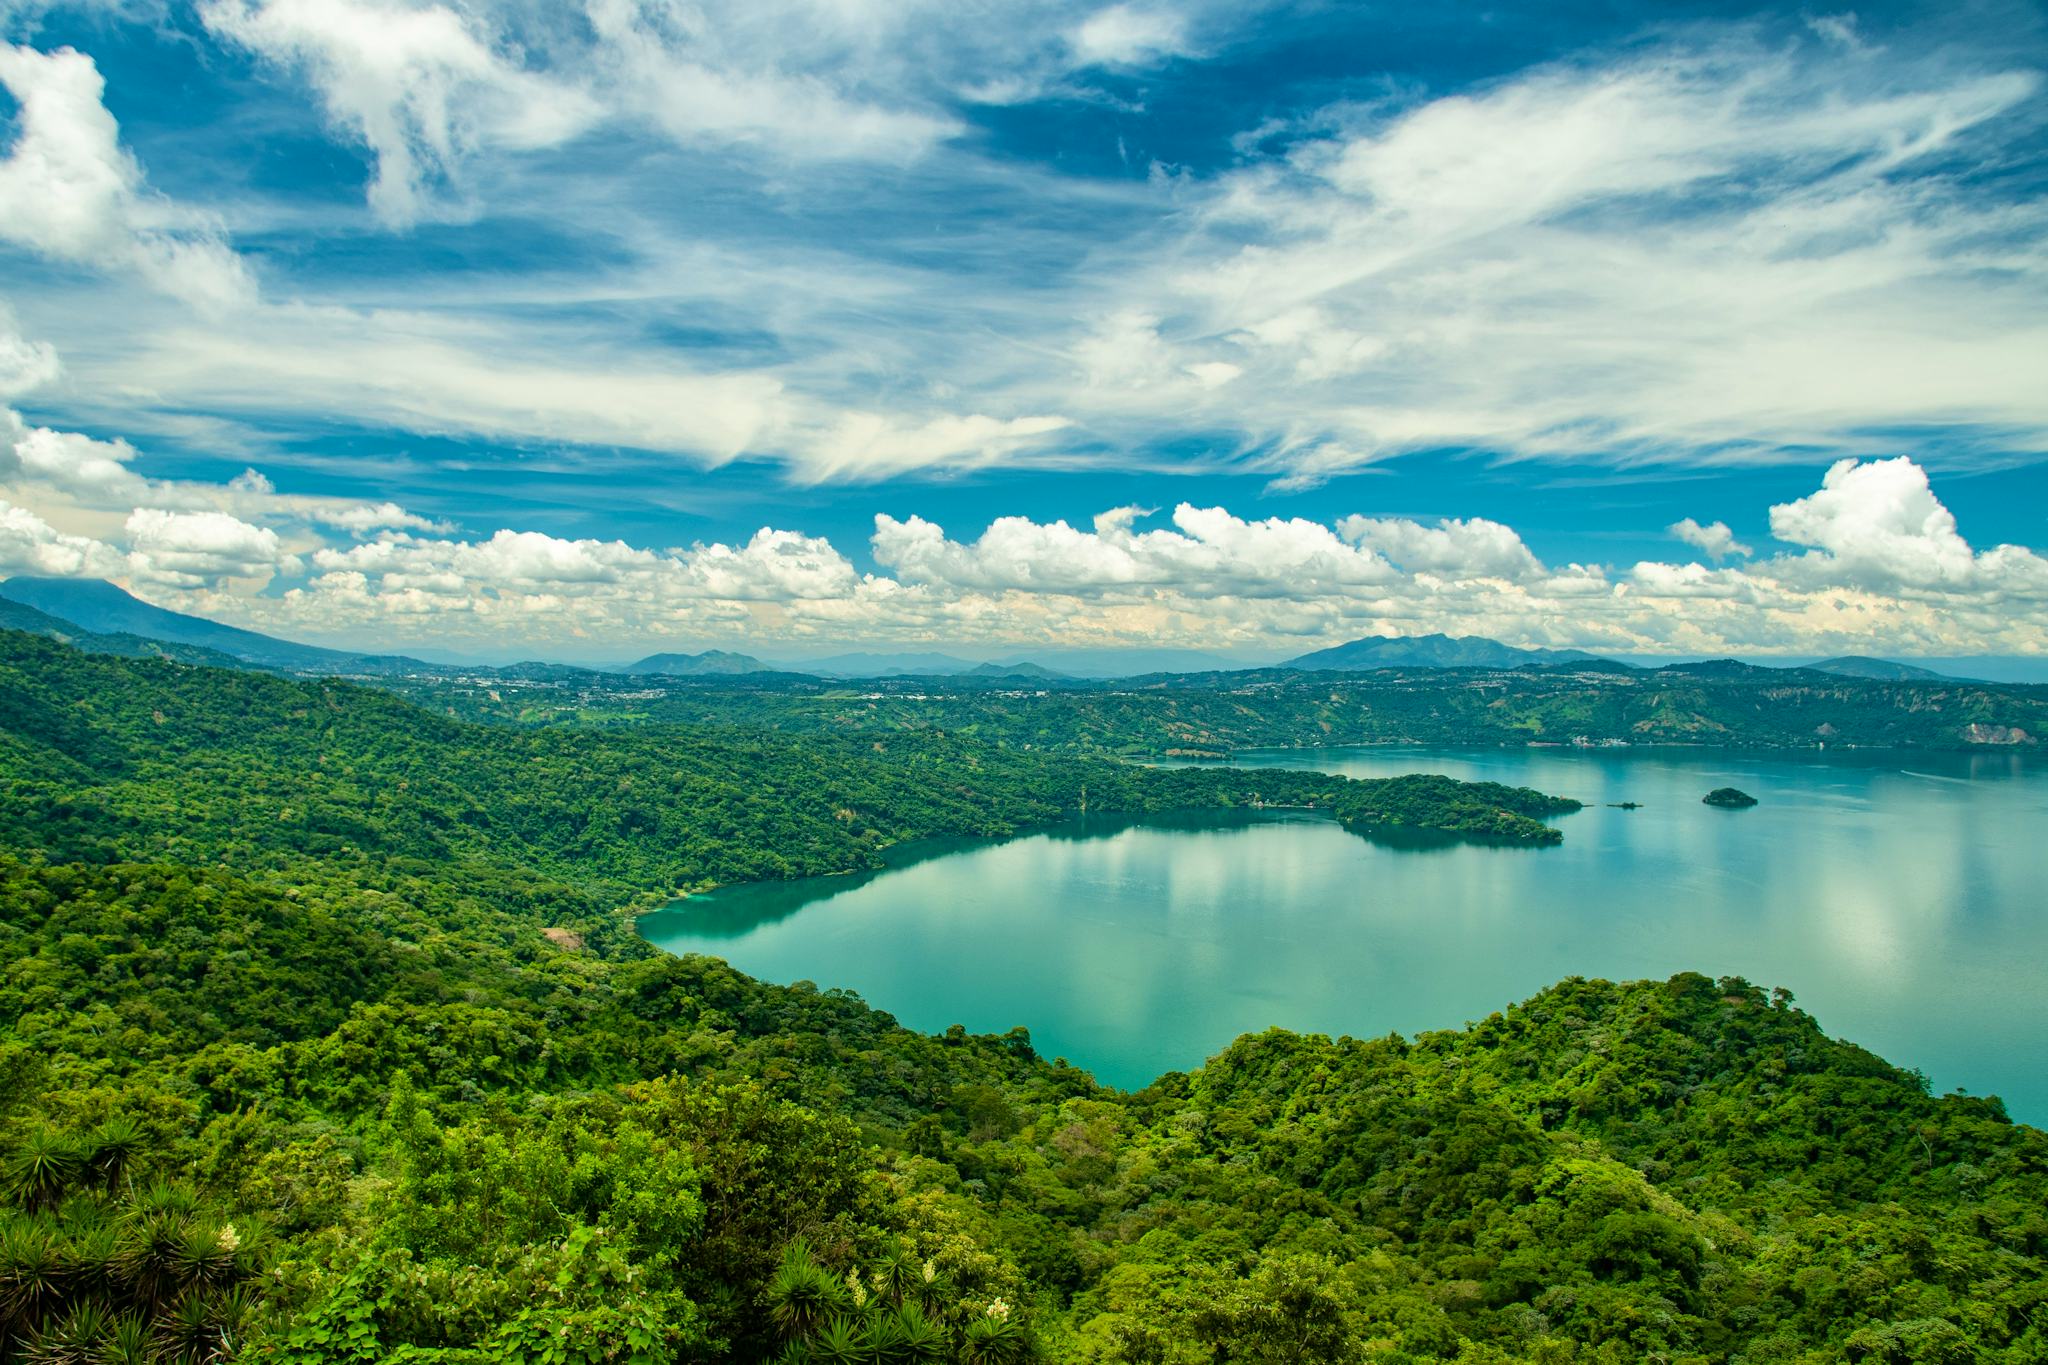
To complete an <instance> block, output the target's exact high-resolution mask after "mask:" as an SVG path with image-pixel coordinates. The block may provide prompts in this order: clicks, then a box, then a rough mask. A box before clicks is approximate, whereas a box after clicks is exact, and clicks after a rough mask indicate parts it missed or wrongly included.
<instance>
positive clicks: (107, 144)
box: [0, 44, 255, 310]
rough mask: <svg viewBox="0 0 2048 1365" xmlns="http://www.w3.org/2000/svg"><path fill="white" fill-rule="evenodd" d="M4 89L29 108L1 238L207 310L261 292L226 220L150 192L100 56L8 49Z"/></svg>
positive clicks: (6, 190)
mask: <svg viewBox="0 0 2048 1365" xmlns="http://www.w3.org/2000/svg"><path fill="white" fill-rule="evenodd" d="M0 85H5V86H6V87H7V91H8V93H9V94H11V95H12V96H13V97H14V99H15V102H16V103H17V104H18V105H19V106H20V108H19V113H18V114H17V132H16V136H15V141H14V145H13V146H12V147H11V148H10V149H9V150H8V153H7V157H6V159H5V160H4V161H0V240H5V241H9V242H12V243H14V244H15V245H17V246H21V247H25V248H27V249H28V250H30V251H34V252H36V253H38V254H40V255H43V256H47V257H49V258H51V259H53V260H59V261H69V262H75V263H78V264H81V265H87V266H91V267H93V268H94V269H98V270H105V271H110V272H133V273H135V274H137V275H139V276H141V277H142V278H143V279H144V280H146V281H147V282H148V283H149V284H150V285H152V286H153V287H155V288H157V289H160V290H162V291H163V292H164V293H166V294H170V295H172V296H174V297H176V298H178V299H181V300H183V301H185V302H186V303H189V304H193V305H195V306H198V307H201V308H207V309H215V310H218V309H222V308H226V307H229V306H231V305H235V304H239V303H244V302H246V301H248V300H250V299H251V298H253V297H254V295H255V285H254V282H253V281H252V279H251V277H250V275H249V273H248V271H247V269H246V268H245V267H244V266H243V264H242V261H241V258H240V257H238V256H236V255H235V254H234V252H233V251H231V250H230V249H229V248H228V246H227V244H226V241H225V239H224V237H223V235H222V233H221V230H220V228H219V226H218V224H216V223H213V222H211V221H209V220H208V219H206V218H205V217H204V216H203V215H200V214H197V213H195V212H193V211H191V210H188V209H183V208H180V207H178V206H177V205H174V204H171V203H170V202H169V201H167V200H165V199H163V198H161V197H160V196H158V195H155V194H152V193H151V192H149V191H148V190H147V189H146V187H145V186H144V183H143V175H142V168H141V167H140V166H139V165H138V164H137V163H136V161H135V159H134V157H132V156H130V155H129V154H128V153H127V151H126V150H124V149H123V148H122V146H121V142H120V126H119V124H117V123H116V122H115V120H114V116H113V115H112V114H110V113H108V112H107V107H106V105H105V104H104V103H102V102H101V97H102V95H103V94H104V92H105V89H106V83H105V81H103V80H102V79H101V77H100V73H99V68H98V67H97V66H96V65H95V64H94V62H93V59H92V58H91V57H89V56H86V55H85V54H84V53H81V52H75V51H73V50H72V49H70V48H68V47H67V48H59V49H58V50H57V51H55V52H38V51H36V50H35V49H34V48H31V47H14V46H8V45H6V44H0Z"/></svg>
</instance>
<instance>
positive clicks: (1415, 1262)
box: [0, 636, 2048, 1365]
mask: <svg viewBox="0 0 2048 1365" xmlns="http://www.w3.org/2000/svg"><path fill="white" fill-rule="evenodd" d="M0 650H4V654H0V661H4V667H0V1029H4V1031H0V1175H4V1190H0V1193H4V1203H5V1209H4V1211H0V1360H7V1361H15V1360H20V1361H51V1362H56V1361H87V1360H94V1361H97V1360H116V1361H119V1360H138V1361H140V1360H150V1361H159V1360H161V1361H169V1360H186V1361H199V1360H211V1359H230V1358H231V1359H242V1360H263V1361H279V1362H305V1363H306V1365H313V1363H314V1362H319V1363H321V1365H324V1363H325V1362H343V1361H363V1362H369V1361H385V1360H395V1361H410V1362H419V1363H422V1365H425V1363H433V1365H455V1363H456V1362H483V1361H536V1362H538V1361H633V1362H656V1361H661V1362H667V1361H678V1360H681V1361H711V1360H739V1361H790V1362H798V1361H811V1362H826V1361H832V1362H840V1361H848V1362H851V1361H876V1362H881V1361H963V1362H996V1361H1023V1360H1029V1359H1046V1360H1072V1361H1083V1362H1101V1363H1102V1365H1111V1363H1112V1362H1126V1363H1128V1365H1138V1363H1139V1362H1159V1363H1161V1365H1165V1363H1166V1362H1173V1363H1175V1365H1179V1363H1181V1362H1187V1363H1188V1365H1193V1363H1194V1362H1219V1361H1232V1362H1283V1361H1286V1362H1296V1361H1299V1362H1307V1361H1317V1362H1321V1361H1356V1362H1368V1361H1372V1362H1385V1363H1386V1365H1408V1363H1409V1362H1434V1361H1462V1362H1467V1365H1595V1363H1597V1365H1622V1363H1623V1362H1636V1361H1665V1362H1673V1363H1674V1365H1675V1363H1677V1362H1697V1363H1704V1362H1725V1363H1726V1365H1736V1362H1741V1363H1742V1365H1763V1363H1764V1362H1784V1363H1785V1365H1793V1363H1795V1362H1796V1363H1798V1365H1822V1363H1823V1362H1825V1363H1827V1365H1833V1363H1834V1362H1847V1361H1855V1362H1876V1363H1877V1365H1908V1363H1909V1362H1911V1363H1912V1365H1921V1363H1923V1362H1943V1363H1947V1362H1954V1363H1955V1365H1963V1363H1964V1362H1969V1363H1971V1365H2018V1363H2019V1362H2037V1361H2040V1360H2042V1359H2044V1358H2048V1134H2043V1133H2042V1132H2040V1131H2038V1130H2035V1129H2032V1128H2028V1127H2024V1126H2020V1125H2014V1124H2012V1123H2010V1122H2008V1121H2007V1120H2006V1117H2005V1115H2004V1113H2003V1111H2002V1109H2001V1107H2000V1106H1999V1105H1998V1103H1997V1102H1996V1101H1995V1100H1988V1099H1975V1098H1966V1097H1961V1096H1947V1097H1935V1096H1931V1095H1929V1094H1928V1093H1927V1092H1926V1087H1925V1085H1924V1083H1922V1082H1921V1081H1920V1079H1919V1078H1918V1077H1916V1076H1913V1075H1910V1074H1906V1073H1902V1072H1900V1071H1898V1070H1896V1069H1894V1068H1892V1067H1890V1066H1888V1065H1887V1064H1885V1063H1884V1062H1883V1061H1881V1060H1880V1059H1878V1058H1876V1057H1874V1056H1871V1055H1870V1054H1868V1053H1866V1052H1864V1051H1862V1050H1860V1049H1858V1048H1856V1047H1854V1046H1852V1045H1850V1044H1848V1043H1844V1042H1839V1041H1835V1040H1831V1039H1829V1038H1827V1037H1826V1036H1825V1035H1824V1034H1822V1033H1821V1032H1820V1031H1819V1029H1818V1028H1817V1026H1816V1025H1815V1023H1814V1021H1813V1020H1811V1019H1810V1018H1809V1017H1807V1016H1806V1015H1805V1014H1803V1013H1802V1012H1801V1011H1799V1010H1798V1009H1797V1008H1795V1007H1794V1006H1793V1004H1792V1002H1791V999H1790V997H1789V996H1787V995H1785V994H1784V993H1783V992H1774V993H1770V994H1766V993H1765V992H1764V991H1762V990H1759V989H1757V988H1755V987H1752V986H1750V985H1748V984H1747V983H1744V982H1740V981H1735V980H1722V981H1712V980H1709V979H1707V978H1704V977H1699V976H1690V975H1687V976H1680V977H1677V978H1674V979H1673V980H1671V981H1669V982H1661V983H1659V982H1639V983H1631V984H1620V985H1617V984H1612V983H1607V982H1599V981H1582V980H1573V981H1567V982H1565V983H1563V984H1561V985H1559V986H1557V987H1555V988H1553V989H1551V990H1549V991H1546V992H1544V993H1543V994H1542V995H1540V996H1538V997H1536V998H1535V999H1533V1000H1531V1001H1529V1002H1527V1003H1525V1004H1523V1005H1521V1006H1518V1007H1515V1008H1512V1009H1509V1010H1507V1011H1505V1012H1504V1013H1502V1014H1499V1015H1495V1016H1493V1017H1491V1018H1489V1019H1486V1020H1483V1021H1480V1022H1479V1023H1476V1024H1474V1025H1471V1026H1469V1027H1468V1028H1466V1029H1465V1030H1462V1031H1456V1032H1445V1033H1436V1034H1426V1035H1423V1036H1422V1037H1419V1038H1416V1039H1413V1040H1409V1039H1404V1038H1401V1037H1398V1036H1392V1037H1388V1038H1385V1039H1377V1040H1366V1041H1360V1040H1351V1039H1339V1040H1332V1039H1329V1038H1323V1037H1316V1036H1299V1035H1292V1034H1286V1033H1281V1032H1277V1031H1276V1032H1270V1033H1267V1034H1263V1035H1258V1036H1254V1037H1247V1038H1245V1039H1242V1040H1240V1041H1239V1042H1238V1043H1237V1044H1235V1045H1234V1046H1233V1047H1231V1048H1230V1049H1228V1050H1227V1051H1225V1052H1224V1053H1223V1054H1221V1055H1220V1056H1219V1057H1217V1058H1215V1059H1213V1060H1212V1061H1211V1062H1210V1063H1209V1064H1208V1065H1207V1066H1205V1067H1203V1068H1202V1069H1201V1070H1199V1071H1197V1072H1194V1073H1191V1074H1185V1075H1183V1074H1173V1075H1169V1076H1166V1077H1162V1078H1161V1079H1160V1080H1159V1081H1158V1082H1157V1083H1155V1084H1154V1085H1153V1086H1151V1087H1149V1088H1148V1089H1146V1090H1144V1091H1141V1092H1138V1093H1135V1094H1123V1093H1119V1092H1114V1091H1108V1090H1104V1089H1102V1088H1100V1087H1098V1086H1097V1085H1095V1084H1094V1082H1093V1081H1092V1080H1091V1079H1090V1078H1089V1077H1088V1076H1087V1075H1086V1074H1085V1073H1083V1072H1081V1071H1079V1070H1077V1069H1075V1068H1074V1067H1072V1066H1069V1065H1067V1064H1065V1063H1064V1062H1061V1061H1058V1060H1052V1061H1048V1060H1046V1059H1044V1058H1041V1057H1039V1056H1038V1055H1037V1054H1036V1052H1035V1051H1034V1049H1033V1047H1032V1045H1031V1040H1030V1037H1029V1034H1028V1033H1027V1032H1026V1031H1025V1030H1024V1029H1022V1028H1018V1029H1014V1030H1012V1031H1011V1032H1009V1033H1007V1034H1001V1035H969V1034H967V1033H966V1032H965V1031H964V1030H961V1029H954V1030H951V1031H949V1032H947V1033H945V1034H942V1035H925V1034H918V1033H913V1032H910V1031H907V1030H905V1029H902V1028H900V1027H898V1026H897V1025H896V1024H895V1023H894V1022H893V1021H892V1020H891V1019H890V1017H889V1016H888V1015H886V1014H883V1013H880V1012H878V1011H876V1010H873V1009H871V1008H869V1007H868V1006H867V1005H865V1004H864V1003H863V1002H861V1001H860V1000H858V999H857V998H855V997H853V996H851V995H848V994H846V993H843V992H838V991H830V990H826V991H821V990H818V989H817V988H815V987H813V986H810V985H808V984H802V983H800V984H798V985H796V986H794V987H788V988H783V987H775V986H769V985H765V984H762V983H758V982H754V981H751V980H749V979H747V978H746V977H743V976H741V975H739V974H738V973H735V972H733V971H731V970H730V969H729V968H727V967H726V966H725V965H724V964H723V963H721V962H718V961H717V960H715V959H706V958H681V959H678V958H668V957H663V956H659V955H657V954H655V953H653V952H652V950H650V949H648V948H647V947H646V945H644V944H643V943H642V942H641V941H640V940H639V939H638V938H637V937H636V936H635V935H634V934H633V933H632V932H631V928H630V924H629V923H628V922H627V921H626V920H625V919H624V918H623V917H622V916H621V915H620V913H619V910H620V907H621V906H622V905H623V904H625V903H626V902H627V901H628V900H630V899H631V896H632V895H633V894H636V888H637V889H638V890H639V891H644V890H646V889H648V888H650V887H656V888H659V887H666V886H669V885H673V884H676V883H677V882H678V881H682V882H689V881H698V880H720V879H730V878H732V877H736V876H745V875H763V874H765V875H782V874H783V873H785V872H794V871H804V870H812V869H819V870H822V869H825V868H827V867H833V866H840V867H850V866H857V865H860V860H861V859H862V858H863V857H864V856H866V855H867V854H868V853H870V852H872V850H873V849H875V848H876V847H879V846H880V845H881V844H883V843H886V842H887V841H889V840H891V839H894V838H902V837H910V836H912V835H915V834H918V833H927V832H941V831H958V832H971V831H972V830H974V829H983V830H987V831H990V832H996V831H1000V830H1001V829H1003V828H1007V827H1010V826H1012V825H1014V824H1015V823H1016V822H1018V821H1021V820H1027V819H1035V818H1039V817H1040V816H1041V814H1042V813H1044V812H1046V811H1050V810H1057V809H1060V808H1065V807H1066V806H1067V805H1072V806H1078V805H1079V803H1080V800H1081V793H1082V790H1083V789H1084V788H1085V789H1086V790H1087V792H1088V797H1087V799H1088V801H1089V803H1090V805H1091V806H1097V805H1098V803H1104V804H1110V803H1109V798H1110V795H1111V794H1112V793H1114V794H1116V795H1118V796H1122V795H1123V794H1124V793H1126V792H1131V793H1139V794H1144V795H1146V797H1147V799H1151V797H1152V796H1153V795H1156V796H1157V799H1158V800H1160V801H1161V802H1162V803H1163V802H1166V801H1168V800H1182V799H1192V796H1191V794H1194V795H1200V794H1204V793H1206V794H1207V795H1209V796H1211V797H1215V798H1216V799H1217V800H1218V801H1221V800H1224V799H1226V797H1227V798H1228V799H1230V800H1249V799H1251V797H1252V796H1253V795H1254V793H1251V792H1249V791H1246V790H1244V789H1242V788H1234V787H1231V786H1229V785H1228V784H1229V783H1231V782H1233V781H1239V780H1243V779H1244V778H1246V777H1251V776H1256V777H1258V778H1260V779H1264V778H1266V777H1269V776H1271V775H1270V774H1230V773H1220V774H1219V773H1216V772H1213V771H1208V770H1200V771H1189V770H1174V771H1171V772H1166V773H1151V772H1148V771H1147V770H1136V769H1126V768H1121V767H1118V766H1117V765H1111V764H1106V763H1105V764H1102V765H1101V766H1100V767H1098V766H1096V765H1094V764H1092V763H1085V762H1078V761H1076V760H1073V759H1062V760H1060V761H1059V762H1057V763H1052V762H1046V763H1043V764H1033V763H1030V762H1027V761H1026V757H1027V756H1024V755H1019V754H1008V755H1005V754H1002V753H1001V752H1000V751H997V750H994V749H991V748H989V747H987V746H978V745H975V744H973V743H971V742H969V741H966V740H962V739H958V738H955V737H953V736H951V735H949V734H944V733H941V732H937V731H932V732H920V733H917V734H905V735H902V736H890V737H888V738H886V739H883V738H878V737H875V736H862V737H860V738H859V739H857V740H856V739H852V738H845V737H841V738H838V739H834V738H830V737H822V736H821V737H806V738H804V739H801V740H793V739H790V738H788V737H777V736H773V735H754V736H746V735H734V734H732V733H729V732H710V733H706V732H699V731H692V730H685V729H679V728H668V727H648V728H646V729H645V730H644V731H643V730H636V731H630V732H627V731H611V730H599V729H587V730H571V731H528V730H518V729H514V728H512V727H506V726H496V727H493V726H477V725H469V724H463V723H460V722H457V721H453V720H450V719H448V718H446V717H437V716H435V715H432V714H428V713H425V712H422V711H421V710H419V709H417V708H414V707H411V706H408V705H406V704H405V703H404V702H402V701H399V700H397V699H395V698H393V697H390V696H387V695H384V694H381V693H376V692H369V691H364V690H359V689H355V688H349V687H345V686H340V685H336V684H331V683H294V682H286V681H283V680H278V679H273V678H268V677H264V676H262V675H256V674H248V673H224V672H216V671H213V670H204V669H191V668H185V667H181V666H179V665H176V664H172V663H166V662H162V661H126V660H118V659H107V658H99V659H87V658H85V657H84V656H80V655H77V654H75V653H72V652H70V651H67V650H64V649H62V648H61V647H58V646H55V645H49V644H46V643H41V642H32V641H27V640H26V639H25V637H20V636H0ZM877 743H880V744H881V746H882V748H881V751H880V752H877V750H876V748H875V745H876V744H877ZM1299 776H1300V777H1302V779H1303V780H1304V781H1305V782H1308V783H1310V784H1311V785H1309V786H1307V787H1304V788H1302V789H1301V790H1300V791H1297V792H1293V793H1288V794H1291V795H1297V796H1298V795H1302V794H1304V793H1308V794H1314V793H1317V792H1320V793H1321V794H1322V796H1323V798H1324V799H1325V800H1326V801H1328V802H1329V803H1330V804H1332V805H1333V806H1334V805H1336V803H1337V801H1338V800H1339V797H1340V794H1341V793H1342V792H1343V791H1344V790H1345V789H1344V788H1341V787H1337V786H1335V785H1333V784H1332V780H1331V779H1327V778H1318V777H1316V776H1315V775H1312V774H1308V775H1299ZM1120 782H1128V783H1130V784H1132V785H1130V786H1128V787H1124V786H1118V785H1116V784H1117V783H1120ZM1104 783H1107V784H1109V785H1107V786H1105V785H1101V784H1104ZM1155 783H1156V784H1159V785H1157V786H1154V785H1153V784H1155ZM1317 783H1320V784H1322V785H1320V786H1316V785H1314V784H1317ZM1218 784H1221V785H1218ZM1357 785H1359V786H1360V787H1361V788H1362V789H1365V790H1368V791H1375V792H1378V791H1382V790H1386V791H1389V792H1390V793H1398V792H1399V789H1381V788H1375V787H1371V786H1370V785H1369V784H1357ZM650 789H654V790H652V791H650ZM1219 792H1221V793H1224V794H1225V795H1223V796H1219V795H1217V794H1218V793H1219ZM1452 794H1453V795H1455V792H1453V793H1452ZM1256 795H1257V796H1258V797H1259V799H1262V800H1268V801H1272V800H1276V799H1278V798H1277V797H1275V796H1274V795H1273V794H1272V792H1270V791H1266V790H1262V791H1260V792H1258V793H1256ZM1409 795H1413V796H1415V798H1416V799H1418V800H1422V799H1424V798H1425V797H1426V796H1427V795H1428V794H1427V793H1425V792H1422V791H1420V789H1418V790H1417V791H1416V792H1411V793H1409ZM1444 795H1445V794H1444V793H1442V792H1439V793H1437V794H1436V797H1435V798H1432V799H1430V800H1429V802H1428V804H1429V806H1430V808H1431V809H1437V808H1439V807H1440V806H1441V805H1442V803H1443V802H1442V799H1441V798H1443V796H1444ZM1470 795H1471V796H1472V799H1473V800H1474V801H1475V803H1476V804H1477V805H1478V807H1479V808H1481V809H1501V810H1507V811H1508V812H1509V813H1511V814H1517V815H1519V816H1520V818H1525V819H1526V818H1528V817H1529V816H1530V815H1531V814H1543V813H1547V812H1548V810H1549V809H1551V807H1550V806H1548V805H1547V804H1545V800H1546V799H1545V798H1540V797H1537V796H1536V795H1535V794H1520V795H1517V794H1514V793H1508V794H1501V793H1485V794H1478V793H1474V794H1470ZM1131 799H1136V798H1135V797H1133V798H1131ZM1361 799H1363V798H1361ZM1374 799H1378V798H1377V797H1376V798H1374ZM1493 802H1499V803H1501V804H1500V805H1499V806H1497V807H1496V806H1493V805H1491V804H1490V803H1493ZM1516 803H1522V804H1523V805H1524V806H1525V807H1526V808H1525V809H1522V810H1516V809H1514V806H1515V804H1516ZM840 810H848V811H851V812H853V817H852V818H851V819H847V818H843V817H841V816H840V815H839V814H838V812H839V811H840ZM632 811H639V812H642V813H643V814H644V815H645V816H646V817H648V818H651V819H652V820H654V821H655V822H656V824H655V828H657V829H659V830H660V831H662V837H661V838H660V839H658V840H657V839H647V840H644V841H643V840H642V839H641V837H640V834H639V833H636V830H637V829H638V828H639V821H638V820H636V819H629V818H627V813H628V812H632ZM1336 813H1338V814H1340V815H1342V814H1343V810H1342V809H1341V807H1340V808H1339V809H1338V810H1337V811H1336ZM436 817H440V818H441V819H445V822H446V823H445V824H443V823H438V822H437V818H436ZM771 841H781V842H779V843H777V842H771ZM662 843H669V844H675V845H678V846H682V847H684V848H685V850H686V851H684V852H680V853H676V854H673V855H672V856H673V861H666V862H664V861H661V858H662V857H664V856H670V855H659V854H657V853H655V852H654V851H652V850H653V849H654V848H655V847H656V846H657V845H659V844H662ZM1528 856H1542V855H1541V854H1540V853H1531V854H1529V855H1528ZM643 877H644V878H646V880H640V879H641V878H643ZM1019 1022H1020V1023H1022V1022H1026V1021H1019Z"/></svg>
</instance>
